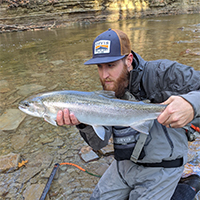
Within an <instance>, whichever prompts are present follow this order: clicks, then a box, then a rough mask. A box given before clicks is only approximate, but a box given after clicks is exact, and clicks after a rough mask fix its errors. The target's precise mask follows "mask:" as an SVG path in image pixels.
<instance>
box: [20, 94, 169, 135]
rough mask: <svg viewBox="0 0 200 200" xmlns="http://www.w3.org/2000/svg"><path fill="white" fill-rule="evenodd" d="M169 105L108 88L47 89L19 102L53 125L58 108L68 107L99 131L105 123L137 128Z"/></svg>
mask: <svg viewBox="0 0 200 200" xmlns="http://www.w3.org/2000/svg"><path fill="white" fill-rule="evenodd" d="M165 107H166V106H164V105H160V104H149V103H148V104H147V103H143V102H135V101H128V100H120V99H116V98H115V97H114V95H113V93H111V92H108V91H101V92H80V91H55V92H47V93H41V94H38V95H34V96H31V97H29V98H27V99H26V100H24V101H22V102H20V105H19V109H20V110H22V111H23V112H25V113H27V114H29V115H32V116H36V117H43V118H44V119H45V120H46V121H47V122H49V123H51V124H53V125H57V124H56V116H57V113H58V111H59V110H63V109H64V108H68V109H69V110H70V112H72V113H74V114H75V116H76V117H77V119H78V120H79V121H80V122H81V123H84V124H88V125H91V126H93V128H94V129H95V131H96V132H98V130H97V129H100V128H97V127H102V126H131V127H133V128H134V127H136V126H138V125H139V124H142V123H143V122H146V121H148V120H154V119H156V118H157V116H158V115H159V114H160V113H161V112H162V111H163V110H164V109H165ZM141 131H142V130H141ZM97 134H98V133H97Z"/></svg>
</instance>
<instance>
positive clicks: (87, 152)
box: [79, 146, 99, 162]
mask: <svg viewBox="0 0 200 200" xmlns="http://www.w3.org/2000/svg"><path fill="white" fill-rule="evenodd" d="M79 155H80V157H81V158H82V159H83V160H84V161H85V162H90V161H93V160H96V159H98V158H99V156H98V155H97V154H96V153H95V152H94V151H93V150H92V148H91V147H89V146H84V147H82V149H81V150H80V152H79Z"/></svg>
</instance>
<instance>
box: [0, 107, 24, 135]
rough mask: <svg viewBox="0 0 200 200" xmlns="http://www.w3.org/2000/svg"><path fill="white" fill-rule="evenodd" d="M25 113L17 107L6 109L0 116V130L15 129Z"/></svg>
mask: <svg viewBox="0 0 200 200" xmlns="http://www.w3.org/2000/svg"><path fill="white" fill-rule="evenodd" d="M25 117H26V114H25V113H23V112H21V111H20V110H18V109H8V110H6V111H5V112H4V113H3V114H2V115H1V116H0V130H3V131H12V130H15V129H17V127H18V126H19V125H20V123H21V122H22V121H23V120H24V118H25Z"/></svg>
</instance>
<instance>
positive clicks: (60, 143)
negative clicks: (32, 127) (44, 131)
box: [49, 137, 64, 147]
mask: <svg viewBox="0 0 200 200" xmlns="http://www.w3.org/2000/svg"><path fill="white" fill-rule="evenodd" d="M63 145H64V142H63V141H62V140H61V139H60V138H58V137H57V138H56V139H55V140H54V142H52V143H50V144H49V146H50V147H52V146H53V147H62V146H63Z"/></svg>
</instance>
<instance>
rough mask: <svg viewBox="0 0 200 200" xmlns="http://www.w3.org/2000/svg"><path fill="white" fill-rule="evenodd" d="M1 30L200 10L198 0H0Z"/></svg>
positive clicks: (35, 28)
mask: <svg viewBox="0 0 200 200" xmlns="http://www.w3.org/2000/svg"><path fill="white" fill-rule="evenodd" d="M0 5H1V7H0V13H1V16H0V33H6V32H15V31H32V30H34V31H37V30H43V29H52V28H58V27H61V26H62V27H66V26H75V25H78V26H81V25H85V24H91V23H97V22H116V21H120V20H124V19H133V18H144V17H156V16H163V15H178V14H193V13H200V2H199V1H198V0H191V1H189V0H183V1H178V0H173V1H172V0H168V1H164V0H154V1H152V0H142V1H140V0H135V1H133V0H125V1H119V0H115V1H111V0H106V1H102V0H97V1H93V0H87V1H83V0H79V1H77V0H70V1H69V0H63V1H59V0H48V1H46V0H34V1H33V0H25V1H24V0H1V1H0Z"/></svg>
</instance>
